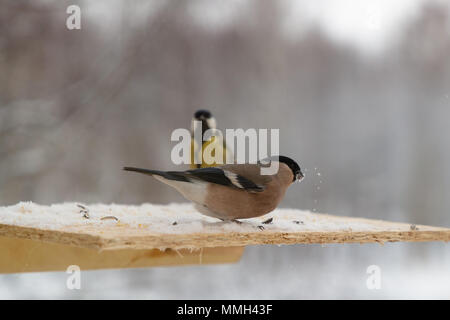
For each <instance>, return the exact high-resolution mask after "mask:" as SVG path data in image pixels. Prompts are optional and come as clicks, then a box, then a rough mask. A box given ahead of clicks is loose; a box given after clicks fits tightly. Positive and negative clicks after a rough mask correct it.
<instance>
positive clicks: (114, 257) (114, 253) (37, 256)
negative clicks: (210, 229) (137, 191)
mask: <svg viewBox="0 0 450 320" xmlns="http://www.w3.org/2000/svg"><path fill="white" fill-rule="evenodd" d="M243 251H244V247H224V248H202V249H198V250H188V249H181V250H173V249H167V250H164V251H161V250H159V249H149V250H145V249H143V250H135V249H123V250H106V251H98V250H96V249H90V248H82V247H74V246H70V245H63V244H57V243H48V242H42V241H34V240H28V239H18V238H8V237H0V257H1V259H0V273H18V272H42V271H65V270H67V268H68V267H69V266H70V265H77V266H78V267H80V269H81V270H93V269H116V268H144V267H156V266H174V265H194V264H195V265H201V264H217V263H221V264H222V263H234V262H237V261H239V259H240V258H241V256H242V253H243Z"/></svg>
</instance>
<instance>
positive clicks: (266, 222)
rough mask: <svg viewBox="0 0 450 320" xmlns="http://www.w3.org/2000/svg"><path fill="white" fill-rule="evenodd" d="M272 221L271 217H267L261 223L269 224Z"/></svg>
mask: <svg viewBox="0 0 450 320" xmlns="http://www.w3.org/2000/svg"><path fill="white" fill-rule="evenodd" d="M272 221H273V217H271V218H269V219H267V220H266V221H263V222H262V224H270V223H272Z"/></svg>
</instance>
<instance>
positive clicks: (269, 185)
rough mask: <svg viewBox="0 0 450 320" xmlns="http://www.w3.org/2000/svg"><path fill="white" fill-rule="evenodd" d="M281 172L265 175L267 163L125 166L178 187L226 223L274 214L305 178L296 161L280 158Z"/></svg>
mask: <svg viewBox="0 0 450 320" xmlns="http://www.w3.org/2000/svg"><path fill="white" fill-rule="evenodd" d="M270 161H278V162H279V163H278V171H277V172H276V173H274V174H272V175H263V174H261V169H262V168H263V167H264V166H266V167H267V166H270V165H271V163H269V162H266V161H264V162H263V163H261V162H258V163H257V164H227V165H224V166H220V167H214V168H212V167H211V168H199V169H193V170H187V171H159V170H148V169H140V168H133V167H125V168H124V170H126V171H135V172H139V173H143V174H146V175H151V176H153V177H154V178H155V179H157V180H159V181H161V182H163V183H165V184H167V185H169V186H171V187H173V188H175V189H176V190H177V191H178V192H180V193H181V194H182V195H183V196H184V197H185V198H186V199H188V200H190V201H192V202H193V203H194V205H195V208H196V209H197V210H198V211H199V212H200V213H202V214H204V215H207V216H210V217H214V218H218V219H221V220H224V221H236V219H248V218H254V217H259V216H262V215H264V214H266V213H269V212H271V211H273V210H274V209H275V208H276V207H277V206H278V204H279V203H280V201H281V200H282V199H283V197H284V194H285V192H286V189H287V188H288V187H289V186H290V185H291V184H292V183H293V182H296V181H300V180H302V179H303V177H304V175H303V173H302V171H301V169H300V167H299V165H298V164H297V163H296V162H295V161H294V160H292V159H290V158H288V157H285V156H279V157H272V158H270Z"/></svg>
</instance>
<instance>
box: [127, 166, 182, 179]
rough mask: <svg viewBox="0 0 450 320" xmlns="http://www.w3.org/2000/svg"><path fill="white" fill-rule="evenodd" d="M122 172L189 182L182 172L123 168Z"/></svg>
mask: <svg viewBox="0 0 450 320" xmlns="http://www.w3.org/2000/svg"><path fill="white" fill-rule="evenodd" d="M123 170H125V171H134V172H139V173H143V174H146V175H149V176H152V175H157V176H161V177H163V178H165V179H168V180H176V181H185V182H190V181H189V179H188V178H186V176H185V175H184V174H183V172H176V171H159V170H149V169H141V168H134V167H124V168H123Z"/></svg>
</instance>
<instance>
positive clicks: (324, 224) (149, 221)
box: [0, 202, 450, 273]
mask: <svg viewBox="0 0 450 320" xmlns="http://www.w3.org/2000/svg"><path fill="white" fill-rule="evenodd" d="M397 241H417V242H424V241H445V242H448V241H450V229H449V228H440V227H430V226H424V225H413V224H406V223H396V222H387V221H380V220H370V219H362V218H350V217H341V216H332V215H327V214H318V213H311V212H309V211H301V210H294V209H277V210H275V211H273V212H271V213H270V214H268V215H266V216H263V217H260V218H254V219H248V220H244V221H242V222H241V223H237V222H222V221H219V220H217V219H214V218H210V217H206V216H203V215H201V214H199V213H198V212H196V210H195V209H194V208H193V207H192V205H191V204H170V205H153V204H143V205H140V206H126V205H115V204H112V205H103V204H96V205H85V204H79V203H64V204H55V205H51V206H42V205H37V204H34V203H31V202H21V203H18V204H16V205H13V206H9V207H0V273H16V272H35V271H57V270H66V269H67V267H68V266H70V265H78V266H79V267H80V268H81V269H82V270H87V269H106V268H139V267H149V266H168V265H188V264H213V263H233V262H237V261H239V259H240V257H241V255H242V253H243V251H244V248H245V246H247V245H262V244H277V245H288V244H331V243H374V242H376V243H385V242H397Z"/></svg>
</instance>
